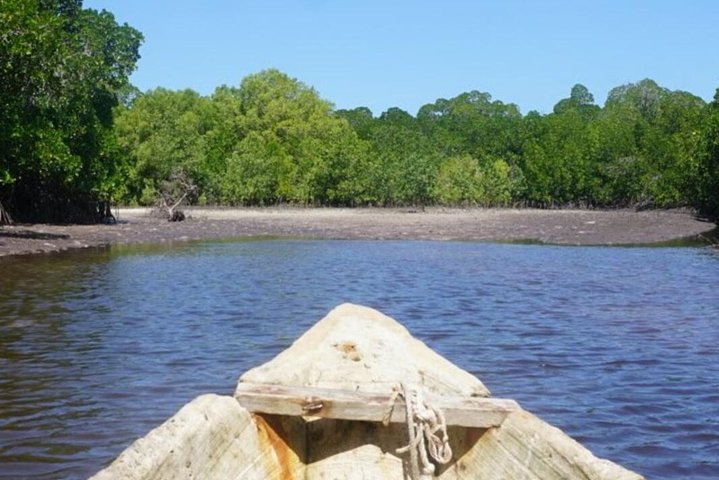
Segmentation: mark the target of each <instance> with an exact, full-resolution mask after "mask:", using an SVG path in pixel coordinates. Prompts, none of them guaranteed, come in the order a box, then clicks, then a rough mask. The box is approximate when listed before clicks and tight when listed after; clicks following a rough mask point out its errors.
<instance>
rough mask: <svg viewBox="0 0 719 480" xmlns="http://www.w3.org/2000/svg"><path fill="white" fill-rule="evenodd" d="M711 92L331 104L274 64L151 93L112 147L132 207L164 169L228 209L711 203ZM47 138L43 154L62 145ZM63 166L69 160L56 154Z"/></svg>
mask: <svg viewBox="0 0 719 480" xmlns="http://www.w3.org/2000/svg"><path fill="white" fill-rule="evenodd" d="M716 111H717V108H716V102H714V103H713V104H712V105H710V106H707V105H705V104H704V102H703V101H702V100H701V99H699V98H698V97H695V96H693V95H690V94H688V93H686V92H674V91H669V90H667V89H664V88H661V87H659V86H658V85H657V84H656V83H655V82H653V81H651V80H643V81H641V82H639V83H637V84H628V85H624V86H621V87H617V88H615V89H613V90H612V91H611V92H610V94H609V98H608V99H607V103H606V105H605V106H604V107H603V108H602V107H599V106H597V105H596V104H595V103H594V97H593V95H592V94H591V93H590V92H589V91H588V89H587V88H586V87H584V86H583V85H580V84H577V85H575V86H574V87H573V88H572V89H571V92H570V96H569V97H568V98H565V99H562V100H560V101H559V102H558V103H557V104H556V105H555V108H554V112H553V113H551V114H548V115H540V114H539V113H536V112H530V113H529V114H527V115H526V116H524V117H522V116H521V115H520V113H519V110H518V109H517V107H516V106H515V105H513V104H505V103H502V102H500V101H496V100H493V99H492V97H491V96H490V95H489V94H488V93H482V92H478V91H472V92H467V93H462V94H460V95H458V96H456V97H454V98H451V99H448V100H447V99H438V100H436V101H435V102H434V103H431V104H427V105H424V106H423V107H422V108H421V109H420V110H419V112H418V113H417V116H416V117H414V116H412V115H411V114H409V113H408V112H405V111H403V110H401V109H399V108H396V107H395V108H390V109H388V110H387V111H385V112H383V113H382V114H380V115H379V116H378V117H375V116H373V114H372V112H371V111H370V110H369V109H367V108H365V107H359V108H356V109H352V110H338V111H333V109H332V105H331V104H330V103H329V102H327V101H325V100H323V99H321V98H320V97H319V95H318V94H317V92H315V91H314V90H313V89H312V88H310V87H308V86H306V85H304V84H303V83H301V82H299V81H297V80H295V79H293V78H290V77H288V76H287V75H285V74H283V73H281V72H279V71H277V70H266V71H263V72H260V73H258V74H254V75H250V76H248V77H246V78H245V79H243V80H242V82H241V83H240V85H239V87H220V88H218V89H217V90H216V91H215V93H214V94H213V95H212V96H211V97H201V96H199V95H198V94H196V93H194V92H191V91H183V92H170V91H166V90H161V89H159V90H155V91H151V92H147V93H146V94H144V95H140V96H139V97H137V98H136V99H135V100H134V101H133V102H132V103H131V104H130V105H129V106H128V107H125V108H123V109H122V111H121V112H120V114H119V116H118V119H117V122H116V128H115V132H116V134H117V145H118V148H119V150H120V151H121V152H122V153H123V155H124V157H125V158H128V159H129V164H130V165H131V166H132V168H131V169H130V170H129V174H128V177H127V180H128V183H127V186H126V188H125V191H127V192H128V195H129V196H128V200H129V201H140V202H142V201H146V200H147V197H148V196H149V195H151V194H152V192H156V191H157V188H158V186H159V185H160V184H161V183H162V182H163V180H164V179H165V178H166V177H167V175H168V174H169V172H171V171H173V169H174V168H176V167H181V168H182V169H183V171H184V172H187V173H189V174H190V175H191V177H192V179H193V180H194V181H195V182H196V184H197V185H198V186H199V187H200V191H199V192H198V198H201V199H203V202H211V203H223V204H232V205H268V204H277V203H287V202H289V203H296V204H302V205H350V206H354V205H385V206H397V205H427V204H435V203H439V204H443V205H458V206H466V205H477V206H508V205H514V204H521V205H531V206H540V207H561V206H583V207H607V206H631V205H639V206H642V205H643V206H657V207H673V206H682V205H693V206H697V207H702V208H704V209H707V210H708V209H712V208H714V209H716V201H715V200H714V199H715V198H716V195H715V193H713V191H712V188H713V189H714V190H716V185H717V183H716V182H717V180H716V178H717V174H716V170H717V167H716V163H717V160H716V158H717V154H716V150H719V147H717V148H715V147H716V145H717V143H718V142H716V137H717V133H716V132H717V128H715V127H716V124H717V123H719V121H717V120H716V118H717V113H716ZM55 141H56V140H54V139H53V138H52V137H47V138H46V139H44V142H45V143H46V144H47V148H48V149H53V148H54V149H55V151H60V150H59V149H57V148H56V147H55V146H54V145H55ZM63 165H72V162H71V161H70V160H69V159H66V160H65V161H64V162H63Z"/></svg>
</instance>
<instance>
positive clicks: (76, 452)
mask: <svg viewBox="0 0 719 480" xmlns="http://www.w3.org/2000/svg"><path fill="white" fill-rule="evenodd" d="M342 302H354V303H361V304H366V305H369V306H372V307H375V308H378V309H380V310H382V311H384V312H385V313H387V314H389V315H391V316H393V317H395V318H397V319H398V320H400V321H401V322H403V323H404V324H405V325H406V326H407V327H408V328H409V329H410V330H411V331H412V332H413V333H414V334H415V335H416V336H418V337H420V338H422V339H423V340H424V341H426V342H427V343H428V344H429V345H430V346H431V347H433V348H435V349H436V350H438V351H439V352H440V353H442V354H443V355H445V356H446V357H448V358H449V359H450V360H452V361H454V362H455V363H457V364H458V365H459V366H461V367H463V368H465V369H467V370H470V371H471V372H473V373H475V374H476V375H478V376H479V377H480V378H481V379H482V380H483V381H484V382H485V384H486V385H487V386H488V387H489V388H490V389H491V390H492V392H493V394H494V395H496V396H502V397H512V398H515V399H516V400H518V401H519V402H520V403H521V404H522V405H523V406H524V407H525V408H527V409H529V410H532V411H534V412H535V413H537V414H539V415H540V416H541V417H543V418H544V419H546V420H548V421H549V422H551V423H553V424H555V425H556V426H558V427H560V428H562V429H564V430H565V431H567V432H568V433H569V434H570V435H572V436H573V437H575V438H576V439H578V440H580V441H581V442H583V443H584V444H585V445H587V446H588V447H589V448H590V449H592V450H593V451H594V452H595V453H596V454H597V455H599V456H602V457H607V458H610V459H612V460H615V461H618V462H620V463H622V464H624V465H625V466H627V467H629V468H632V469H635V470H637V471H639V472H640V473H642V474H644V475H646V476H647V477H648V478H653V479H716V478H718V477H719V368H718V367H719V252H717V251H711V250H707V249H694V248H684V249H680V248H661V249H649V248H588V247H584V248H574V247H547V246H528V245H492V244H475V243H434V242H346V241H341V242H340V241H336V242H330V241H325V242H314V241H251V242H243V243H195V244H183V245H181V246H176V247H167V246H165V247H133V248H128V247H125V248H112V249H109V250H95V251H85V252H75V253H66V254H57V255H48V256H36V257H23V258H16V259H4V260H2V261H0V479H16V478H44V479H50V478H84V477H87V476H89V475H90V474H92V473H94V472H95V471H96V470H98V469H100V468H102V467H103V466H105V465H107V464H108V463H109V462H110V461H111V460H112V459H113V458H114V457H115V456H116V455H117V454H119V453H120V452H121V451H122V450H123V449H124V448H125V447H126V446H127V445H128V444H129V443H130V442H131V441H132V440H133V439H135V438H137V437H139V436H142V435H144V434H145V433H146V432H147V431H148V430H149V429H151V428H153V427H154V426H156V425H158V424H159V423H161V422H162V421H163V420H164V419H166V418H167V417H168V416H170V415H172V414H173V413H174V412H175V411H176V410H177V409H179V408H180V407H181V406H182V405H183V404H185V403H186V402H188V401H189V400H191V399H192V398H193V397H195V396H196V395H198V394H201V393H205V392H217V393H222V394H229V393H231V392H232V390H233V387H234V385H235V381H236V379H237V377H238V376H239V375H240V373H242V372H243V371H244V370H246V369H248V368H250V367H252V366H254V365H257V364H259V363H261V362H264V361H266V360H268V359H269V358H270V357H272V356H273V355H275V354H276V353H278V352H279V351H280V350H282V349H284V348H285V347H287V346H288V344H289V343H290V342H291V341H292V340H293V339H294V338H295V337H297V336H298V335H299V334H301V333H302V332H303V331H304V330H306V329H307V328H308V327H309V326H310V325H311V324H313V323H314V322H315V321H316V320H318V319H319V318H321V317H322V316H324V314H325V313H327V311H328V310H329V309H331V308H332V307H334V306H336V305H337V304H339V303H342Z"/></svg>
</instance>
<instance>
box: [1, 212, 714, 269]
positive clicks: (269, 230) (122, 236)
mask: <svg viewBox="0 0 719 480" xmlns="http://www.w3.org/2000/svg"><path fill="white" fill-rule="evenodd" d="M149 211H150V209H149V208H120V209H118V210H116V211H114V213H115V215H116V216H118V223H117V224H114V225H47V224H32V225H11V226H4V227H0V257H3V256H11V255H12V256H14V255H23V254H32V253H43V252H56V251H64V250H69V249H75V248H89V247H101V246H107V245H128V244H148V243H160V244H161V243H168V242H185V241H192V240H208V241H211V240H226V239H238V240H239V239H243V238H253V237H273V238H306V239H327V240H439V241H478V242H536V243H543V244H556V245H642V244H646V245H651V244H658V243H663V242H671V241H673V240H681V239H686V238H691V237H699V236H701V235H706V234H707V233H709V232H711V231H712V230H714V229H715V228H717V226H716V225H715V224H714V223H711V222H708V221H705V220H702V219H699V218H697V217H695V216H694V215H693V214H692V213H691V212H689V211H687V210H647V211H641V212H637V211H634V210H627V209H622V210H538V209H509V208H508V209H497V208H491V209H485V208H467V209H461V208H441V207H430V208H426V209H416V210H415V209H410V208H405V209H396V208H392V209H389V208H357V209H351V208H300V207H266V208H231V207H216V208H203V207H191V208H186V209H185V210H184V211H185V214H186V215H187V216H188V218H187V220H185V221H184V222H175V223H172V222H167V221H166V220H163V219H159V218H154V217H152V216H150V215H149Z"/></svg>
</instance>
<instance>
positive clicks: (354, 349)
mask: <svg viewBox="0 0 719 480" xmlns="http://www.w3.org/2000/svg"><path fill="white" fill-rule="evenodd" d="M418 409H424V410H423V412H424V413H427V412H428V411H431V412H435V413H436V414H437V415H436V416H434V417H433V418H434V420H433V421H434V426H435V428H434V430H431V429H430V428H424V427H426V423H422V422H424V421H425V420H426V415H425V416H424V417H422V416H421V415H420V414H418V413H417V412H418ZM408 410H409V411H410V412H411V413H410V414H409V415H408ZM442 417H443V418H442ZM423 419H424V420H423ZM442 420H444V421H445V422H446V429H443V428H442V427H443V425H441V424H442ZM438 424H440V425H439V426H437V425H438ZM423 426H424V427H423ZM445 431H446V437H445V436H444V432H445ZM427 434H428V435H427ZM423 435H424V436H423ZM410 437H412V438H413V439H414V444H413V445H411V446H410V448H406V447H407V444H408V443H409V438H410ZM432 437H434V438H432ZM420 439H422V441H421V442H420ZM425 440H426V441H425ZM436 440H439V442H438V443H437V442H436ZM433 441H435V444H434V446H435V447H437V446H439V447H440V448H444V447H447V449H446V450H444V451H443V452H442V453H441V454H440V455H444V458H441V459H439V460H436V459H433V458H432V457H429V456H428V455H427V454H426V452H425V451H422V450H420V448H423V449H428V450H431V448H430V447H431V446H432V445H433V443H432V442H433ZM402 447H405V449H404V450H403V449H402ZM398 450H399V453H398ZM435 450H436V449H435ZM449 450H451V453H449V452H448V451H449ZM430 453H436V452H432V451H430ZM425 457H426V458H425ZM92 478H93V479H95V480H107V479H137V480H146V479H147V480H149V479H179V478H186V479H190V478H192V479H208V480H210V479H223V480H224V479H251V480H254V479H257V480H260V479H307V480H313V479H346V480H355V479H356V480H359V479H392V478H396V479H407V478H411V479H415V478H422V479H429V478H439V479H447V480H450V479H451V480H454V479H488V480H489V479H492V480H496V479H526V480H532V479H537V480H538V479H545V480H546V479H550V480H554V479H583V480H605V479H606V480H640V479H642V477H641V476H640V475H638V474H636V473H633V472H631V471H629V470H626V469H624V468H623V467H621V466H619V465H617V464H615V463H612V462H610V461H608V460H602V459H599V458H596V457H595V456H594V455H592V453H591V452H589V451H588V450H587V449H586V448H584V447H583V446H581V445H580V444H579V443H577V442H576V441H574V440H572V439H571V438H570V437H568V436H567V435H566V434H564V433H563V432H562V431H560V430H559V429H557V428H555V427H552V426H551V425H549V424H547V423H545V422H544V421H542V420H541V419H539V418H538V417H536V416H535V415H533V414H531V413H529V412H527V411H525V410H523V409H522V408H521V407H519V405H517V404H516V402H513V401H511V400H502V399H494V398H492V397H490V394H489V391H488V390H487V388H486V387H485V386H484V385H483V384H482V382H481V381H480V380H479V379H477V378H476V377H474V376H472V375H471V374H469V373H468V372H466V371H464V370H461V369H460V368H458V367H457V366H455V365H453V364H452V363H450V362H449V361H447V360H446V359H445V358H443V357H441V356H440V355H438V354H437V353H435V352H434V351H432V350H431V349H430V348H428V347H427V346H426V345H425V344H424V343H422V342H421V341H419V340H417V339H415V338H413V337H412V336H411V335H410V333H409V332H408V331H407V330H406V329H405V328H404V327H403V326H402V325H400V324H399V323H397V322H396V321H394V320H393V319H391V318H389V317H387V316H385V315H383V314H381V313H380V312H378V311H376V310H372V309H369V308H366V307H361V306H357V305H349V304H346V305H341V306H339V307H337V308H335V309H334V310H333V311H332V312H330V313H329V314H328V315H327V316H326V317H325V318H324V319H322V320H320V321H319V322H318V323H317V324H316V325H314V326H313V327H312V328H311V329H310V330H308V331H307V332H306V333H305V334H304V335H302V336H301V337H300V338H299V339H298V340H297V341H296V342H295V343H294V344H293V345H292V346H291V347H290V348H288V349H287V350H285V351H284V352H282V353H280V354H279V355H278V356H277V357H275V358H274V359H272V360H271V361H269V362H268V363H266V364H264V365H261V366H259V367H257V368H254V369H252V370H250V371H248V372H246V373H245V374H244V375H242V377H241V378H240V380H239V383H238V386H237V390H236V392H235V394H234V396H233V397H230V396H219V395H202V396H200V397H198V398H196V399H195V400H193V401H192V402H190V403H189V404H187V405H186V406H184V407H183V408H182V409H181V410H180V411H179V412H178V413H177V414H175V415H174V416H173V417H172V418H170V419H169V420H167V421H166V422H165V423H164V424H162V425H161V426H159V427H158V428H156V429H154V430H153V431H151V432H150V433H148V434H147V436H145V437H144V438H141V439H139V440H137V441H136V442H135V443H133V444H132V445H131V446H130V447H128V448H127V450H125V451H124V452H123V453H122V454H121V455H120V456H119V457H118V458H117V459H116V460H115V461H114V462H113V463H112V464H111V465H110V466H109V467H107V468H106V469H104V470H102V471H100V472H99V473H97V474H96V475H95V476H94V477H92Z"/></svg>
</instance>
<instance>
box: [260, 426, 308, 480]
mask: <svg viewBox="0 0 719 480" xmlns="http://www.w3.org/2000/svg"><path fill="white" fill-rule="evenodd" d="M252 417H253V419H254V421H255V425H257V433H258V437H259V441H260V444H261V445H262V446H263V447H264V446H269V448H271V449H272V451H273V452H274V458H272V457H271V456H269V455H268V456H266V457H265V458H264V467H265V469H266V471H267V474H268V478H278V479H282V480H292V479H293V478H295V471H294V470H295V467H294V465H296V464H297V458H296V454H295V452H294V451H292V449H291V448H290V447H289V446H288V445H287V443H286V442H285V441H284V440H283V437H284V436H285V433H284V432H283V431H282V427H281V425H280V424H279V422H272V424H270V423H269V422H268V421H267V419H265V417H263V416H262V415H252ZM277 430H279V432H278V431H277ZM263 450H266V449H265V448H263ZM267 450H269V449H267ZM274 475H277V476H276V477H275V476H274Z"/></svg>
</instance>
